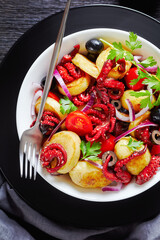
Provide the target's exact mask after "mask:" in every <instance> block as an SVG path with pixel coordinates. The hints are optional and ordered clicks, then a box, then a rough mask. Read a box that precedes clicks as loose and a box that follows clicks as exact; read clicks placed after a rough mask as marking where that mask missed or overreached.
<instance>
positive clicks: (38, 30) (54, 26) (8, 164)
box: [0, 5, 160, 227]
mask: <svg viewBox="0 0 160 240" xmlns="http://www.w3.org/2000/svg"><path fill="white" fill-rule="evenodd" d="M61 18H62V13H58V14H56V15H53V16H50V17H48V18H47V19H45V20H43V21H41V22H40V23H38V24H36V25H35V26H34V27H32V28H31V29H30V30H29V31H27V32H26V33H25V34H24V35H23V36H22V37H21V38H20V39H19V40H18V41H17V42H16V43H15V44H14V46H13V47H12V48H11V50H10V51H9V53H8V54H7V56H6V57H5V59H4V61H3V62H2V64H1V66H0V79H1V94H0V98H1V101H0V102H1V144H0V146H1V151H0V152H1V153H0V154H1V159H0V165H1V169H2V172H3V173H4V175H5V176H6V179H7V180H8V182H9V183H10V184H11V186H12V187H13V188H14V189H15V190H16V191H17V192H18V193H19V194H20V196H21V197H22V198H23V199H24V200H25V201H26V202H27V203H28V204H29V205H30V206H32V207H33V208H34V209H36V210H37V211H39V212H41V213H42V214H44V215H45V216H47V217H49V218H51V219H53V220H56V221H60V222H64V223H71V224H73V225H79V226H80V225H81V226H84V227H85V226H87V227H92V226H111V225H119V224H124V223H129V222H133V221H140V220H144V219H147V218H150V217H153V216H155V215H156V214H158V213H159V211H160V204H159V203H160V183H158V184H156V185H155V186H154V187H152V188H151V189H149V190H147V191H145V192H144V193H143V194H139V195H138V196H136V197H132V198H129V199H126V200H121V201H116V202H109V203H105V202H101V203H98V202H97V203H96V202H90V201H83V200H79V199H76V198H74V197H70V196H69V195H66V194H63V193H62V192H60V191H58V190H56V189H55V188H54V187H52V186H50V185H49V184H48V183H47V182H46V181H44V180H43V179H42V178H41V177H40V176H39V175H38V176H37V181H35V182H34V181H31V180H24V179H21V178H20V174H19V153H18V151H19V140H18V136H17V130H16V103H17V97H18V93H19V89H20V86H21V84H22V81H23V79H24V77H25V75H26V73H27V71H28V69H29V68H30V66H31V65H32V63H33V62H34V61H35V60H36V58H37V57H38V56H39V55H40V54H41V53H42V52H43V51H44V50H45V49H46V48H47V47H48V46H50V45H51V44H52V43H53V42H54V41H55V40H56V36H57V32H58V28H59V24H60V21H61ZM101 27H106V28H116V29H122V30H127V31H133V32H136V33H137V34H138V35H140V36H142V37H144V38H146V39H147V40H149V41H150V42H152V43H153V44H155V45H156V46H158V47H160V41H159V39H160V23H159V22H158V21H156V20H155V19H153V18H151V17H149V16H147V15H145V14H142V13H140V12H138V11H135V10H132V9H128V8H124V7H119V6H114V5H94V6H85V7H80V8H74V9H71V11H70V14H69V17H68V22H67V29H66V35H68V34H70V33H73V32H76V31H80V30H84V29H89V28H101ZM24 121H25V119H24Z"/></svg>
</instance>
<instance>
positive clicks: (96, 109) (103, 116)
mask: <svg viewBox="0 0 160 240" xmlns="http://www.w3.org/2000/svg"><path fill="white" fill-rule="evenodd" d="M86 114H87V115H88V116H89V118H90V120H91V122H92V124H93V130H92V132H91V133H90V134H86V136H85V137H86V140H87V141H91V142H93V141H95V140H97V139H99V138H100V137H101V136H102V138H104V139H105V138H106V134H107V133H110V132H112V131H113V129H114V126H115V122H116V118H115V108H114V106H113V105H112V104H110V103H108V104H107V105H105V104H94V105H93V106H92V108H91V109H89V110H87V111H86Z"/></svg>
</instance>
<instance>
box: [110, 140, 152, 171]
mask: <svg viewBox="0 0 160 240" xmlns="http://www.w3.org/2000/svg"><path fill="white" fill-rule="evenodd" d="M132 139H133V140H136V139H134V138H132ZM128 142H129V137H124V138H121V139H120V140H119V141H118V142H117V143H116V145H115V148H114V152H115V154H116V155H117V158H118V160H121V159H124V158H127V157H129V156H130V155H131V154H132V153H133V150H132V149H131V148H129V147H127V145H128ZM143 148H144V145H141V147H140V148H138V149H137V150H138V151H140V150H142V149H143ZM150 160H151V154H150V152H149V150H148V149H147V151H146V152H145V153H144V154H142V155H141V156H139V157H135V158H133V159H131V160H130V161H129V162H128V163H127V164H126V168H127V170H128V172H130V173H131V174H133V175H138V174H139V173H140V172H141V171H142V170H143V169H144V168H145V167H146V166H147V165H148V164H149V162H150Z"/></svg>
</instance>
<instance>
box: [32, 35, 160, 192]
mask: <svg viewBox="0 0 160 240" xmlns="http://www.w3.org/2000/svg"><path fill="white" fill-rule="evenodd" d="M125 43H126V46H125V47H124V46H122V44H121V43H120V42H113V43H112V44H111V43H109V42H107V41H106V40H105V39H101V38H100V39H90V40H89V41H87V42H86V43H85V47H86V53H83V52H81V51H80V45H76V46H73V50H72V51H71V52H70V53H68V54H66V55H64V56H63V57H62V59H61V60H60V62H59V64H58V65H57V66H56V70H55V71H54V78H53V83H52V86H51V89H50V92H49V95H48V98H47V100H46V104H45V109H44V113H43V116H42V118H41V123H40V129H41V131H42V133H43V136H44V140H43V145H42V150H41V153H40V162H41V165H42V167H43V168H45V169H46V171H48V173H50V174H52V175H53V176H55V177H59V175H61V174H68V175H69V176H70V178H71V180H72V181H73V182H74V183H75V184H77V185H79V186H81V187H84V188H102V190H103V191H119V190H120V189H121V188H122V187H124V186H125V185H127V184H129V183H130V182H131V181H132V182H133V181H134V182H135V183H136V184H138V185H141V184H144V183H146V182H147V181H149V180H150V179H151V178H152V177H153V176H154V175H155V174H156V172H157V171H158V168H159V165H160V68H159V67H158V66H157V63H156V61H155V60H154V58H153V57H152V56H149V57H147V58H145V59H144V57H143V56H140V55H134V54H133V52H134V50H135V49H138V48H141V47H142V44H141V42H140V41H139V40H138V39H137V35H136V34H135V33H133V32H130V33H129V39H128V40H126V42H125ZM44 83H45V79H43V80H42V81H41V83H40V84H39V86H38V87H37V89H36V91H35V94H34V97H33V101H32V106H31V109H32V117H33V118H34V121H33V123H32V124H31V126H33V125H34V123H35V119H36V115H37V113H38V111H39V107H40V103H41V96H42V93H43V87H44Z"/></svg>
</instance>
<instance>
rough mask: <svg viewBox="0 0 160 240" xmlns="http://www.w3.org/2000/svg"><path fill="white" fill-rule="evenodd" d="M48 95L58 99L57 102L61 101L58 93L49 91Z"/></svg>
mask: <svg viewBox="0 0 160 240" xmlns="http://www.w3.org/2000/svg"><path fill="white" fill-rule="evenodd" d="M48 97H50V98H53V99H54V100H56V101H57V102H59V97H57V95H56V94H54V93H52V92H49V93H48Z"/></svg>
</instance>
